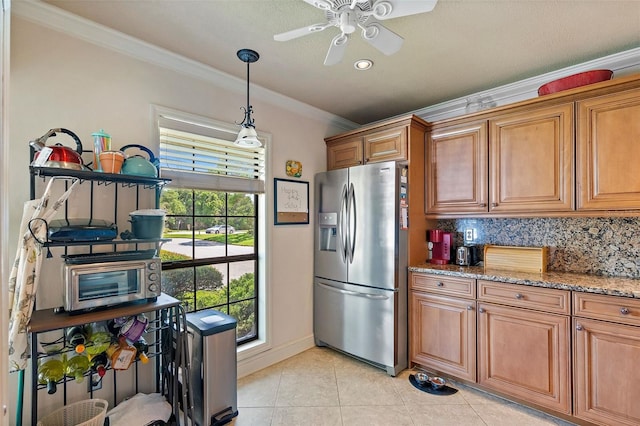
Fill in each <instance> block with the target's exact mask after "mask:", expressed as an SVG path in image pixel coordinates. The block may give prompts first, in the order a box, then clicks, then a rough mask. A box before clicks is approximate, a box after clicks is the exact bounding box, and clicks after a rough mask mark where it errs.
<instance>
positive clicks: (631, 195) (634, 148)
mask: <svg viewBox="0 0 640 426" xmlns="http://www.w3.org/2000/svg"><path fill="white" fill-rule="evenodd" d="M577 111H578V112H577V114H578V124H577V157H576V158H577V182H578V198H577V209H578V210H627V209H640V173H638V171H637V169H636V167H635V165H634V164H633V163H634V161H636V160H637V159H638V158H640V89H634V90H628V91H624V92H620V93H613V94H609V95H606V96H600V97H596V98H593V99H585V100H582V101H579V102H578V103H577Z"/></svg>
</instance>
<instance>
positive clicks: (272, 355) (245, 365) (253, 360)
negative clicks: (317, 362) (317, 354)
mask: <svg viewBox="0 0 640 426" xmlns="http://www.w3.org/2000/svg"><path fill="white" fill-rule="evenodd" d="M314 346H315V343H314V340H313V335H310V336H307V337H303V338H301V339H298V340H295V341H292V342H289V343H287V344H286V345H283V346H279V347H277V348H272V349H271V350H269V351H264V352H262V353H260V354H258V355H256V356H253V357H250V358H247V359H243V360H240V357H238V378H241V377H244V376H248V375H249V374H251V373H255V372H256V371H260V370H262V369H263V368H266V367H269V366H271V365H273V364H276V363H278V362H280V361H284V360H285V359H287V358H291V357H292V356H294V355H297V354H299V353H301V352H304V351H306V350H307V349H311V348H313V347H314Z"/></svg>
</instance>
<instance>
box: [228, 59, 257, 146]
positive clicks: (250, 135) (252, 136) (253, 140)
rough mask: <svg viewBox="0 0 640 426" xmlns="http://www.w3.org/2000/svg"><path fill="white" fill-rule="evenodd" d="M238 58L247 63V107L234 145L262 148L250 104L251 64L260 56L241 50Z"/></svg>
mask: <svg viewBox="0 0 640 426" xmlns="http://www.w3.org/2000/svg"><path fill="white" fill-rule="evenodd" d="M238 58H240V60H241V61H242V62H246V63H247V107H246V108H244V107H243V108H242V109H244V120H242V123H240V126H241V127H240V132H238V137H237V138H236V140H235V142H234V143H235V144H236V145H239V146H243V147H260V146H262V143H261V142H260V141H259V140H258V133H257V132H256V127H255V126H254V124H253V118H251V113H252V112H253V108H252V107H251V105H250V104H249V64H251V63H252V62H256V61H257V60H258V59H259V58H260V55H258V52H256V51H253V50H251V49H240V50H238Z"/></svg>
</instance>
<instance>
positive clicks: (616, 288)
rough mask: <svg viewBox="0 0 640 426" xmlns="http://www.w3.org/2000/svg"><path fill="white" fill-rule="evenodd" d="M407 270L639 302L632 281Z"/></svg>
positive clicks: (428, 267)
mask: <svg viewBox="0 0 640 426" xmlns="http://www.w3.org/2000/svg"><path fill="white" fill-rule="evenodd" d="M409 271H410V272H422V273H427V274H436V275H448V276H452V277H465V278H474V279H479V280H487V281H500V282H505V283H510V284H522V285H530V286H535V287H546V288H557V289H560V290H572V291H583V292H587V293H598V294H606V295H610V296H623V297H634V298H638V299H640V279H633V278H623V277H606V276H600V275H587V274H575V273H569V272H544V273H530V272H517V271H501V270H497V269H496V270H494V269H485V268H484V267H483V266H458V265H432V264H429V263H424V264H421V265H415V266H409Z"/></svg>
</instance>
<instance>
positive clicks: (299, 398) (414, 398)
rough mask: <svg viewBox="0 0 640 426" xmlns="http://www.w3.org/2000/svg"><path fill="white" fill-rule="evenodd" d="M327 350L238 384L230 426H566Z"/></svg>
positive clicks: (505, 403) (311, 351) (517, 407)
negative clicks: (431, 390) (443, 391)
mask: <svg viewBox="0 0 640 426" xmlns="http://www.w3.org/2000/svg"><path fill="white" fill-rule="evenodd" d="M413 372H414V371H413V370H405V371H403V372H402V373H400V374H399V375H398V376H397V377H390V376H388V375H387V374H386V373H385V372H384V371H382V370H379V369H377V368H374V367H371V366H370V365H368V364H366V363H362V362H360V361H357V360H355V359H352V358H350V357H347V356H345V355H343V354H340V353H338V352H335V351H333V350H331V349H327V348H318V347H316V348H312V349H309V350H307V351H305V352H303V353H301V354H298V355H296V356H294V357H292V358H289V359H287V360H285V361H282V362H280V363H278V364H276V365H273V366H271V367H268V368H265V369H264V370H261V371H258V372H256V373H253V374H251V375H249V376H246V377H243V378H242V379H240V380H239V381H238V411H239V413H240V414H239V416H238V417H237V418H236V419H235V420H234V422H233V423H232V424H233V425H234V426H262V425H272V426H276V425H278V426H281V425H282V426H295V425H304V426H316V425H317V426H321V425H322V426H324V425H327V426H329V425H331V426H355V425H364V426H397V425H425V426H426V425H439V426H447V425H451V426H471V425H473V426H513V425H517V426H542V425H562V426H568V425H571V423H567V422H565V421H562V420H559V419H557V418H555V417H551V416H548V415H546V414H543V413H541V412H538V411H535V410H531V409H529V408H526V407H523V406H521V405H518V404H514V403H512V402H509V401H506V400H504V399H501V398H498V397H495V396H491V395H489V394H486V393H484V392H480V391H477V390H474V389H471V388H469V387H467V386H463V385H461V384H458V383H452V386H453V387H455V388H456V389H458V390H459V392H458V393H456V394H454V395H450V396H439V395H431V394H428V393H426V392H422V391H420V390H418V389H416V388H414V387H413V386H412V385H411V383H409V374H412V373H413Z"/></svg>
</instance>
